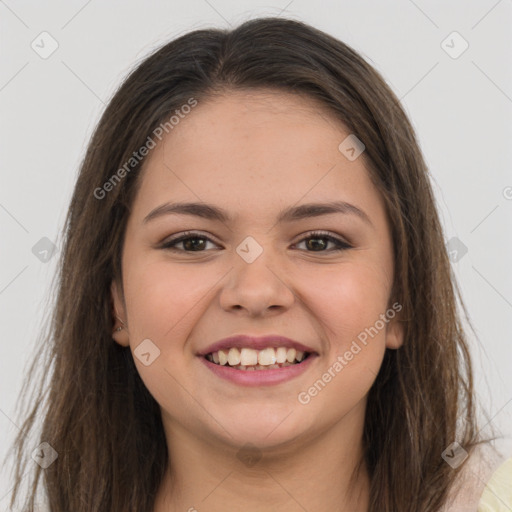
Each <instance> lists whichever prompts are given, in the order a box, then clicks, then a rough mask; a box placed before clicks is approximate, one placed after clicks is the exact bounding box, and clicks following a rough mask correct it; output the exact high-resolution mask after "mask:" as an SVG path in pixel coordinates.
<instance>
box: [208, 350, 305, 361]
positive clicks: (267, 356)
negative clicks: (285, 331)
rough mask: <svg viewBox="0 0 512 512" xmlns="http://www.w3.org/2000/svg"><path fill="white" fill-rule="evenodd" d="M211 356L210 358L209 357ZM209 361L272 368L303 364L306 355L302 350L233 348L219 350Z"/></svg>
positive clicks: (213, 353)
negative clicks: (295, 362) (272, 366)
mask: <svg viewBox="0 0 512 512" xmlns="http://www.w3.org/2000/svg"><path fill="white" fill-rule="evenodd" d="M208 356H209V357H208ZM208 356H207V357H208V359H210V360H213V362H214V363H217V364H221V365H225V364H229V365H230V366H237V365H239V364H240V365H243V366H252V365H257V364H260V365H262V366H270V365H273V364H276V363H277V364H279V363H285V362H288V363H293V362H294V361H295V360H297V361H298V362H301V361H302V360H303V359H304V356H305V353H304V352H302V351H301V350H295V349H294V348H286V347H277V348H273V347H268V348H265V349H263V350H254V349H252V348H245V347H244V348H242V349H238V348H236V347H232V348H230V349H229V350H219V351H217V352H212V353H211V354H208Z"/></svg>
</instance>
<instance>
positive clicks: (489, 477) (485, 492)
mask: <svg viewBox="0 0 512 512" xmlns="http://www.w3.org/2000/svg"><path fill="white" fill-rule="evenodd" d="M510 461H512V459H508V460H507V459H506V458H505V457H504V456H503V455H502V454H500V453H499V452H497V451H496V450H495V449H494V448H493V447H492V445H490V444H488V443H486V444H482V445H478V446H476V447H475V448H474V449H473V450H472V451H471V454H470V455H469V457H468V458H467V460H466V461H465V462H464V464H463V467H462V468H461V472H460V473H459V475H458V477H457V479H456V481H455V482H454V485H453V487H452V489H451V490H450V493H449V497H448V500H447V503H446V505H445V506H444V507H443V509H442V512H512V505H511V504H509V503H508V502H506V501H505V503H506V505H503V504H502V507H505V508H495V505H494V502H493V501H492V500H491V501H490V498H489V496H494V495H493V493H495V492H496V491H495V489H499V490H500V492H501V494H504V491H502V489H503V487H505V488H507V487H508V488H509V489H510V488H511V486H512V484H511V483H510V482H511V481H512V479H511V474H510V471H511V466H510ZM509 492H510V490H509ZM505 496H506V495H505ZM498 503H499V502H498ZM511 503H512V502H511ZM485 507H487V508H485Z"/></svg>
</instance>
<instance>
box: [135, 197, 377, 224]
mask: <svg viewBox="0 0 512 512" xmlns="http://www.w3.org/2000/svg"><path fill="white" fill-rule="evenodd" d="M335 213H338V214H345V215H356V216H357V217H359V218H360V219H362V220H363V221H364V222H366V223H367V224H369V225H370V226H373V224H372V222H371V221H370V218H369V217H368V215H367V214H366V213H365V212H364V211H363V210H361V209H360V208H358V207H357V206H355V205H353V204H350V203H347V202H345V201H332V202H329V203H308V204H302V205H300V206H292V207H289V208H286V209H285V210H283V211H281V212H280V213H279V215H278V217H277V223H278V224H279V223H286V222H294V221H298V220H302V219H307V218H310V217H320V216H322V215H330V214H335ZM171 214H175V215H192V216H195V217H201V218H203V219H208V220H217V221H219V222H222V223H228V222H231V221H232V220H233V219H232V217H231V215H230V214H229V213H228V212H227V211H226V210H224V209H223V208H220V207H218V206H215V205H213V204H208V203H165V204H162V205H161V206H158V207H157V208H155V209H154V210H152V211H151V212H150V213H149V214H148V215H146V217H145V218H144V220H143V223H144V224H146V223H147V222H149V221H151V220H153V219H156V218H158V217H161V216H163V215H171Z"/></svg>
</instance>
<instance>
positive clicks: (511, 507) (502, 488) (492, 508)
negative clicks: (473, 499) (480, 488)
mask: <svg viewBox="0 0 512 512" xmlns="http://www.w3.org/2000/svg"><path fill="white" fill-rule="evenodd" d="M477 512H512V458H510V459H507V460H506V461H505V462H504V463H503V464H502V465H501V466H500V467H499V468H498V469H497V470H496V471H495V472H494V473H493V475H492V477H491V478H490V480H489V481H488V482H487V484H486V486H485V489H484V492H483V494H482V497H481V498H480V502H479V503H478V511H477Z"/></svg>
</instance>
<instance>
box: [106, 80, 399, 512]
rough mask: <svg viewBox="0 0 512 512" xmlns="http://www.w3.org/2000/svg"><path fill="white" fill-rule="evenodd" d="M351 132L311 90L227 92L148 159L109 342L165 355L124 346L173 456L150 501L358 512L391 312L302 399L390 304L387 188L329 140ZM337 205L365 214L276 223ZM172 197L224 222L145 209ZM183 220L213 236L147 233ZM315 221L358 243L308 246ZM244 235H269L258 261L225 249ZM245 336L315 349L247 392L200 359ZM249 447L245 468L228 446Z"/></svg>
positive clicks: (164, 507) (390, 339) (365, 488)
mask: <svg viewBox="0 0 512 512" xmlns="http://www.w3.org/2000/svg"><path fill="white" fill-rule="evenodd" d="M347 135H349V132H348V131H347V130H346V128H345V127H344V126H343V125H342V124H341V123H340V122H339V121H338V120H336V119H334V118H332V117H331V116H330V114H329V113H328V112H325V111H324V110H323V109H321V108H320V107H319V106H318V105H317V104H316V103H315V102H314V101H312V100H311V99H306V98H303V97H299V96H295V95H290V94H286V93H282V92H271V91H263V90H261V91H257V92H255V91H252V92H240V91H238V92H230V93H229V94H227V95H223V96H218V97H216V98H214V99H211V100H209V101H203V102H201V103H199V104H198V105H197V106H196V107H195V108H194V109H193V110H192V112H191V113H190V114H188V115H187V116H186V117H185V118H184V119H183V120H181V121H180V123H179V125H178V126H176V127H175V128H174V129H173V130H172V131H171V132H169V134H168V135H167V136H166V137H165V138H164V139H163V140H162V142H161V143H159V144H158V145H157V147H156V148H155V149H153V150H152V151H151V153H150V155H149V156H148V159H147V160H146V161H145V166H144V169H143V174H142V175H141V179H142V182H141V187H140V189H139V191H138V193H137V196H136V198H135V201H134V204H133V209H132V212H131V215H130V218H129V220H128V225H127V231H126V237H125V244H124V247H123V257H122V267H123V286H124V296H122V295H121V287H120V286H119V284H118V283H117V282H116V281H113V282H112V297H113V301H114V307H115V311H116V313H117V316H118V317H119V318H120V319H121V320H122V321H123V322H124V326H125V327H124V328H123V329H122V330H121V331H119V332H115V333H114V334H113V337H114V339H115V341H116V342H117V343H119V344H120V345H122V346H125V347H128V346H129V347H130V349H131V350H132V352H133V351H134V350H135V348H136V347H137V346H138V345H139V344H140V343H141V341H142V340H144V339H148V338H149V339H150V340H151V341H152V342H153V343H154V344H155V345H156V346H157V347H158V348H159V350H160V355H159V357H157V358H156V359H155V360H154V361H153V362H152V363H151V364H150V365H149V366H145V365H144V364H142V362H141V361H140V360H139V359H138V358H137V357H135V355H134V360H135V363H136V366H137V370H138V372H139V373H140V376H141V378H142V380H143V381H144V383H145V385H146V386H147V388H148V390H149V391H150V392H151V394H152V395H153V397H154V398H155V400H156V401H157V402H158V403H159V405H160V408H161V411H162V417H163V426H164V429H165V433H166V438H167V444H168V451H169V453H168V454H169V457H170V461H171V464H170V469H169V471H168V473H167V474H166V476H165V479H164V481H163V483H162V486H161V487H160V490H159V493H158V496H157V499H156V503H155V508H154V510H155V511H156V512H160V511H178V510H180V511H187V510H189V511H190V512H192V511H193V510H198V511H209V512H217V511H225V510H245V511H248V512H254V511H266V510H280V511H284V512H288V511H290V512H291V511H293V512H296V511H303V510H304V509H306V510H308V511H311V512H313V511H318V510H347V511H348V510H350V511H353V510H360V511H365V510H367V507H368V496H369V479H368V474H367V471H366V468H365V467H364V464H363V466H362V467H361V471H360V472H359V473H358V474H357V477H356V479H355V481H354V482H349V479H350V477H351V475H352V471H353V469H354V467H355V465H356V463H357V462H358V461H359V460H360V458H361V454H362V432H363V425H364V414H365V407H366V398H367V394H368V391H369V389H370V387H371V386H372V384H373V382H374V380H375V378H376V375H377V373H378V370H379V368H380V365H381V363H382V358H383V356H384V352H385V349H386V348H389V349H397V348H399V347H400V345H401V344H402V342H403V330H402V326H401V324H400V323H399V321H398V319H399V316H398V315H397V316H395V318H394V319H393V320H390V321H389V322H388V323H387V324H385V327H384V328H382V329H381V330H379V332H378V334H377V335H376V336H374V337H373V338H371V339H370V341H369V343H368V344H367V345H366V346H364V347H363V348H362V350H361V351H360V352H359V353H358V354H357V355H355V356H354V357H353V359H352V360H351V361H349V362H347V365H346V366H345V367H344V368H343V370H342V371H340V372H339V373H337V374H336V377H335V378H333V379H332V380H331V381H330V382H329V383H328V384H327V385H326V386H325V387H324V388H323V389H322V390H321V392H319V393H318V394H317V395H316V396H315V397H313V398H311V400H310V402H309V403H308V404H306V405H303V404H301V403H299V401H298V398H297V397H298V394H299V393H300V392H303V391H307V390H308V389H309V388H310V387H311V386H312V385H313V384H314V382H315V381H317V380H318V379H319V378H321V376H322V374H324V373H325V372H326V371H327V370H328V368H329V367H332V365H333V363H334V362H335V361H336V360H337V357H338V356H339V355H341V356H343V354H344V353H345V352H346V351H347V350H349V348H350V346H351V343H352V342H353V341H354V340H355V339H356V338H357V336H358V334H360V333H361V332H362V331H364V329H365V328H368V327H370V326H373V325H374V324H375V322H376V321H377V320H378V319H379V318H381V317H380V315H381V314H383V313H385V312H386V310H387V309H389V308H390V306H391V304H392V303H393V300H392V299H393V298H392V297H391V296H390V294H391V288H392V283H393V275H394V255H393V249H392V240H391V231H390V225H389V221H388V218H387V215H386V212H385V208H384V203H383V199H382V197H381V195H380V193H379V191H378V190H377V189H376V188H375V186H374V185H373V183H372V182H371V181H370V177H369V173H368V171H367V169H366V167H365V163H364V153H363V155H362V156H361V157H359V158H357V159H356V160H354V161H349V160H348V159H347V158H346V157H345V156H344V155H343V154H342V153H341V152H340V151H339V150H338V145H339V144H340V143H341V142H342V141H343V140H344V139H345V137H347ZM339 200H343V201H347V202H349V203H351V204H353V205H355V206H357V207H358V208H360V209H361V210H363V211H364V212H365V213H366V215H367V216H368V218H369V220H370V222H371V224H370V223H367V222H365V221H364V220H362V219H361V218H359V217H358V216H356V215H352V214H341V213H336V214H329V215H323V216H321V217H311V218H306V219H302V220H299V221H294V222H290V223H283V224H276V218H277V215H278V213H279V212H280V211H281V210H282V209H284V208H286V207H290V206H296V205H298V204H305V203H310V202H315V203H317V202H318V203H321V202H330V201H339ZM178 201H180V202H181V201H197V202H201V201H204V202H208V203H213V204H215V205H217V206H219V207H222V208H224V209H225V210H227V211H228V212H229V213H230V214H231V215H233V216H234V217H235V219H234V221H233V222H227V223H223V222H220V221H217V220H209V219H202V218H199V217H193V216H187V215H176V214H169V215H164V216H160V217H158V218H155V219H153V220H151V221H149V222H147V223H144V222H143V219H144V218H145V217H146V215H148V213H149V212H151V211H152V210H154V209H155V208H156V207H158V206H160V205H161V204H163V203H166V202H178ZM188 230H194V231H199V232H200V233H199V234H198V235H196V236H207V237H208V238H209V239H210V240H211V241H210V242H207V244H206V245H204V246H202V247H204V248H201V249H199V250H198V251H195V252H194V251H193V247H194V246H193V245H192V244H193V243H194V240H192V244H191V243H190V242H189V243H188V245H187V243H185V245H184V244H183V243H178V244H177V249H178V250H179V249H181V250H182V252H173V251H171V250H170V249H163V248H161V246H160V245H159V244H160V243H161V242H165V241H167V240H169V238H170V237H171V236H172V235H179V234H180V233H183V232H184V231H188ZM314 230H323V231H328V232H329V233H330V234H331V235H332V236H335V237H338V238H340V239H341V240H343V241H345V242H347V243H349V244H350V245H351V246H352V247H351V248H349V249H346V250H342V251H337V252H335V251H333V250H332V249H333V248H335V244H333V243H332V242H329V245H328V246H326V247H325V248H320V249H318V250H315V247H314V246H313V248H311V246H312V245H313V244H314V243H315V242H316V243H317V244H318V243H319V242H320V243H321V242H322V241H324V242H326V241H325V239H323V238H322V237H320V239H318V238H319V237H318V236H311V234H310V232H311V231H314ZM247 236H252V237H253V238H254V239H255V240H256V241H257V242H258V244H259V245H260V246H261V247H262V248H263V253H262V254H261V255H260V256H259V257H258V258H257V259H256V260H255V261H253V262H252V263H247V262H246V261H245V260H244V259H242V258H241V257H240V256H239V254H238V253H237V252H236V248H237V247H238V246H239V244H240V243H241V242H242V241H243V240H244V239H245V238H246V237H247ZM308 237H310V238H308ZM311 239H313V240H311ZM200 240H201V239H200ZM200 240H196V241H195V243H196V244H198V243H199V244H200V243H201V241H200ZM308 240H309V245H308ZM311 242H312V243H311ZM190 247H192V249H190ZM185 248H188V252H184V249H185ZM117 325H122V324H120V323H119V321H117ZM241 333H247V334H252V335H266V334H281V335H284V336H287V337H289V338H292V339H295V340H298V341H299V342H301V343H303V344H305V345H308V346H310V347H312V348H313V349H314V350H315V351H316V352H317V353H318V354H319V356H318V357H317V358H316V360H315V361H314V362H313V364H312V365H311V366H310V368H309V369H308V370H307V371H306V372H304V373H303V374H301V375H300V376H298V377H296V378H294V379H292V380H289V381H287V382H284V383H281V384H278V385H273V386H267V387H254V388H247V387H241V386H239V385H237V384H234V383H231V382H228V381H225V380H224V379H220V378H219V377H217V376H216V375H214V374H213V373H212V372H211V371H210V370H208V369H207V368H206V367H205V366H204V364H203V363H202V362H201V361H200V359H199V358H198V356H197V355H196V354H197V352H198V351H199V350H201V349H203V348H206V347H207V346H208V345H210V344H211V343H213V342H214V341H217V340H219V339H221V338H224V337H226V336H230V335H233V334H241ZM361 346H362V345H361ZM248 442H249V443H252V444H253V445H255V446H256V447H257V450H258V452H257V453H258V454H259V455H260V456H261V459H260V460H259V461H258V462H257V463H256V464H254V465H252V466H251V465H249V464H246V463H244V462H243V461H241V460H240V459H239V458H238V457H237V453H238V454H240V453H241V452H239V450H240V449H241V447H243V446H244V445H245V444H246V443H248ZM242 453H243V452H242Z"/></svg>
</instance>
